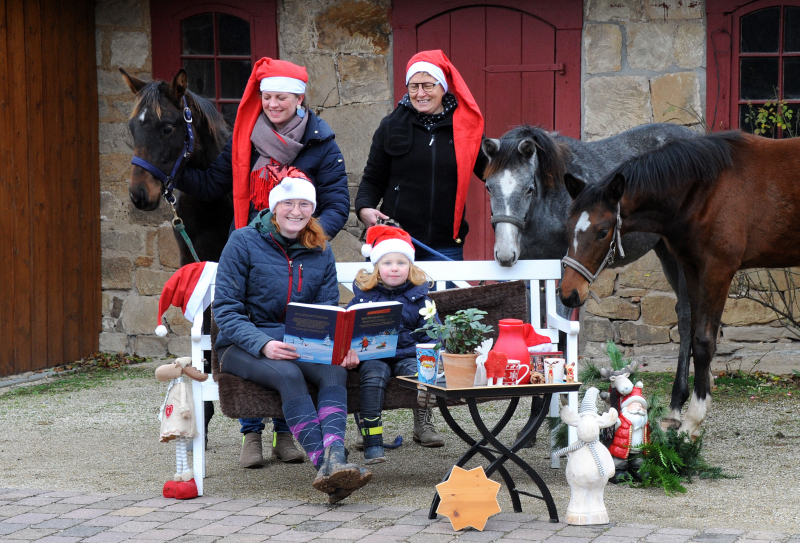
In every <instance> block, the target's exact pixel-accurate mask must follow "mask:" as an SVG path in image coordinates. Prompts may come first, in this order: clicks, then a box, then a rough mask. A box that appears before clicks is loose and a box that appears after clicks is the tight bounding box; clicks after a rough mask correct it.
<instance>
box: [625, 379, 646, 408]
mask: <svg viewBox="0 0 800 543" xmlns="http://www.w3.org/2000/svg"><path fill="white" fill-rule="evenodd" d="M638 384H639V383H637V385H638ZM633 402H639V403H640V404H642V405H643V406H645V408H646V407H647V400H645V399H644V396H642V388H641V387H640V386H635V387H633V390H631V393H630V394H628V395H627V396H625V399H624V400H623V401H622V402H621V403H620V404H619V408H620V409H622V408H623V407H625V406H626V405H630V404H632V403H633Z"/></svg>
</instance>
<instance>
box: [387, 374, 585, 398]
mask: <svg viewBox="0 0 800 543" xmlns="http://www.w3.org/2000/svg"><path fill="white" fill-rule="evenodd" d="M397 379H398V380H399V382H400V385H401V386H403V387H405V388H411V389H415V390H424V391H425V392H429V393H431V394H433V395H434V396H442V397H444V398H513V397H514V396H537V395H539V394H550V393H552V394H558V393H560V392H577V391H578V390H579V389H580V388H581V385H582V384H583V383H556V384H550V385H542V384H537V385H501V386H492V387H489V386H482V387H468V388H447V381H446V379H444V378H442V379H439V380H438V381H437V382H436V384H435V385H431V384H427V383H421V382H420V381H419V380H417V378H416V377H410V376H399V377H397Z"/></svg>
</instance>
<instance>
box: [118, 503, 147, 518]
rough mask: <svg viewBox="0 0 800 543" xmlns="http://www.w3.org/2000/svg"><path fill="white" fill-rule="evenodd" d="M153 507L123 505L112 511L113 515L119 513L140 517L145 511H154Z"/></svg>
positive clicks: (122, 515)
mask: <svg viewBox="0 0 800 543" xmlns="http://www.w3.org/2000/svg"><path fill="white" fill-rule="evenodd" d="M155 510H156V508H155V507H138V506H133V505H132V506H130V507H123V508H122V509H117V510H116V511H114V514H115V515H119V516H121V517H141V516H142V515H146V514H147V513H152V512H153V511H155Z"/></svg>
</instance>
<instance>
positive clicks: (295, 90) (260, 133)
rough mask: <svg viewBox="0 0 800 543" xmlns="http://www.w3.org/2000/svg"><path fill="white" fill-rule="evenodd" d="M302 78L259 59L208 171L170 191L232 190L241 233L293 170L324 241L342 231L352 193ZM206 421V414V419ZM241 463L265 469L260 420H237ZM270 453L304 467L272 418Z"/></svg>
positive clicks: (198, 194) (207, 193)
mask: <svg viewBox="0 0 800 543" xmlns="http://www.w3.org/2000/svg"><path fill="white" fill-rule="evenodd" d="M307 83H308V74H307V72H306V69H305V68H304V67H303V66H298V65H296V64H293V63H291V62H287V61H283V60H274V59H271V58H267V57H264V58H262V59H260V60H258V61H257V62H256V63H255V66H254V67H253V71H252V73H251V74H250V78H249V80H248V82H247V87H246V88H245V91H244V95H243V96H242V101H241V102H240V104H239V110H238V112H237V114H236V123H235V125H234V127H233V137H232V138H231V140H230V141H229V142H228V144H227V145H226V146H225V148H224V149H223V150H222V153H221V154H220V155H219V156H218V157H217V159H216V160H215V161H214V162H213V163H212V164H211V166H210V167H209V168H208V169H207V170H195V169H191V168H187V169H185V170H183V172H182V173H181V174H179V176H178V178H177V183H176V187H177V188H178V190H180V191H183V192H186V193H188V194H190V195H192V196H194V197H195V198H198V199H200V200H204V201H208V200H215V199H217V198H219V197H221V196H224V195H226V194H230V192H231V190H232V191H233V205H234V224H233V225H231V228H232V229H233V227H234V226H235V228H242V227H244V226H247V225H248V224H249V223H250V221H252V220H253V219H254V217H255V215H256V214H257V213H258V212H259V211H261V210H263V209H265V208H267V204H268V200H269V195H270V191H271V190H272V188H273V187H274V186H275V184H276V183H279V182H280V180H281V179H282V178H283V177H285V176H286V175H287V173H288V170H287V167H288V166H292V167H294V168H297V169H299V170H301V171H302V172H303V175H305V176H306V177H307V178H308V179H309V180H311V181H312V182H313V183H314V188H315V189H316V197H317V202H318V205H317V206H316V211H315V212H314V216H315V217H316V218H317V219H318V221H319V224H320V226H321V227H322V229H323V230H324V231H325V234H326V235H327V236H328V237H329V238H333V237H335V236H336V234H338V233H339V231H340V230H341V229H342V228H344V225H345V222H346V221H347V217H348V216H349V214H350V193H349V192H348V190H347V174H346V173H345V167H344V158H343V157H342V152H341V151H340V150H339V146H338V145H337V144H336V140H335V139H334V133H333V130H331V128H330V126H328V124H327V123H326V122H325V121H323V120H322V119H320V118H319V117H317V116H316V115H315V114H314V112H313V111H311V110H310V109H308V108H307V107H306V106H305V105H304V101H305V91H306V84H307ZM207 418H209V417H207ZM240 423H241V432H242V434H243V435H242V449H241V454H240V456H239V465H240V466H241V467H243V468H260V467H261V466H262V465H263V455H262V443H261V432H262V431H263V430H264V423H263V421H262V419H240ZM273 424H274V432H273V438H272V456H273V457H275V458H277V459H278V460H281V461H283V462H289V463H295V462H302V461H303V458H304V456H305V455H304V454H303V453H302V452H301V451H299V450H297V448H296V447H295V445H294V442H293V441H292V436H291V434H290V432H289V428H288V427H287V426H286V423H285V422H284V421H283V420H282V419H273Z"/></svg>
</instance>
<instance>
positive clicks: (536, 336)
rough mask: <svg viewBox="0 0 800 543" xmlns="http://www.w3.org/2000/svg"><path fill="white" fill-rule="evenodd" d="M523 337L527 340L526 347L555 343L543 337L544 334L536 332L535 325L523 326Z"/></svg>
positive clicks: (526, 324)
mask: <svg viewBox="0 0 800 543" xmlns="http://www.w3.org/2000/svg"><path fill="white" fill-rule="evenodd" d="M522 337H523V338H525V345H527V346H528V347H535V346H537V345H541V344H543V343H552V342H553V340H551V339H550V338H549V337H547V336H543V335H542V334H540V333H538V332H537V331H536V330H534V329H533V325H531V324H529V323H527V322H526V323H525V324H523V325H522Z"/></svg>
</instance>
